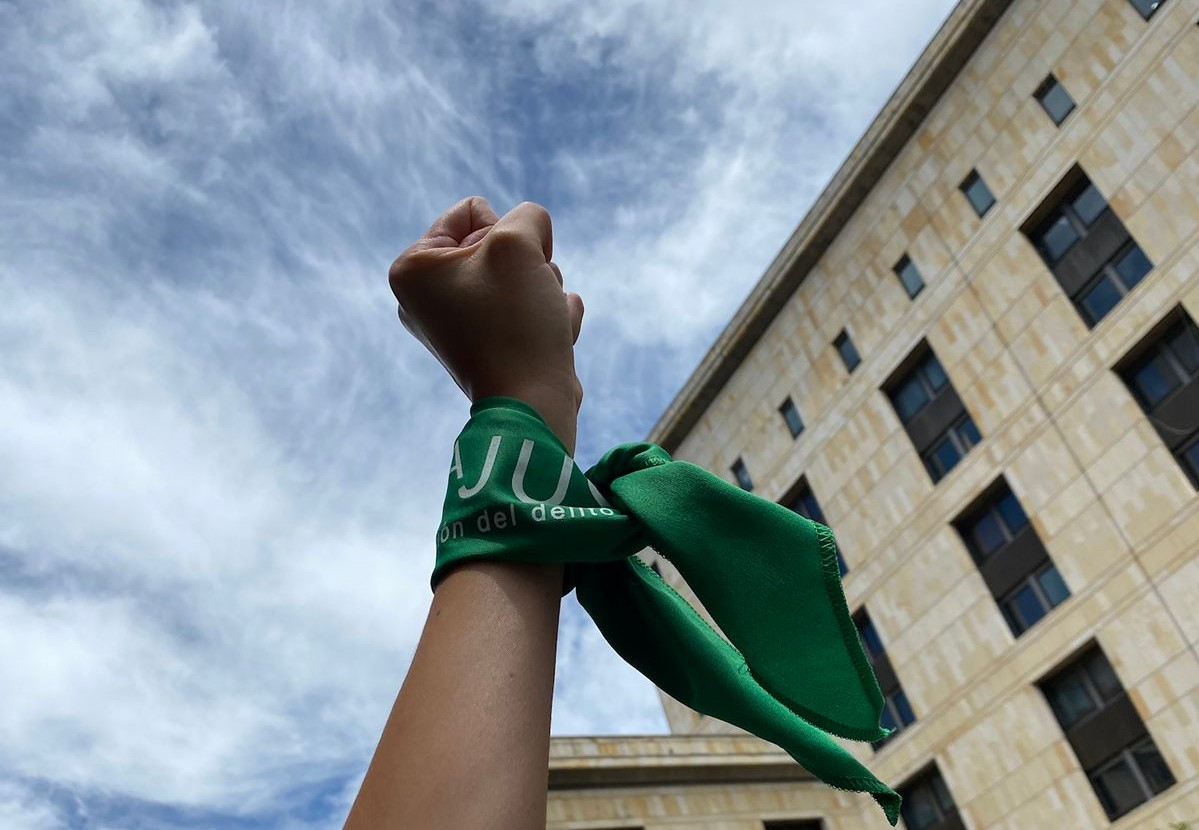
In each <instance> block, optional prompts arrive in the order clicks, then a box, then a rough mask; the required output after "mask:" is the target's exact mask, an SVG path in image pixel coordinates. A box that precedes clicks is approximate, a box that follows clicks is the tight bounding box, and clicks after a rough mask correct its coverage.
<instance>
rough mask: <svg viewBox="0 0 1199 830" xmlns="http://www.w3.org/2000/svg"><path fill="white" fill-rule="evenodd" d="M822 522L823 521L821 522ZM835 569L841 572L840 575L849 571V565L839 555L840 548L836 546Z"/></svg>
mask: <svg viewBox="0 0 1199 830" xmlns="http://www.w3.org/2000/svg"><path fill="white" fill-rule="evenodd" d="M821 524H823V522H822V523H821ZM837 570H838V571H840V572H841V576H845V575H846V574H847V573H849V566H848V565H846V564H845V557H844V556H842V555H841V548H840V547H838V548H837Z"/></svg>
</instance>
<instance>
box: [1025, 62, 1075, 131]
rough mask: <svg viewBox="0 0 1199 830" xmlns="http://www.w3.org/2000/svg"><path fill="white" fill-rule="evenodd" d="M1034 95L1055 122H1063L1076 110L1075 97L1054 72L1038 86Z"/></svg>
mask: <svg viewBox="0 0 1199 830" xmlns="http://www.w3.org/2000/svg"><path fill="white" fill-rule="evenodd" d="M1033 97H1034V98H1036V99H1037V101H1039V102H1040V104H1041V106H1042V107H1043V108H1044V110H1045V114H1046V115H1048V116H1049V117H1050V118H1051V119H1053V123H1054V124H1061V123H1062V122H1063V121H1065V120H1066V116H1067V115H1069V114H1070V113H1071V112H1073V111H1074V99H1073V98H1071V97H1070V93H1069V92H1066V88H1065V87H1064V86H1062V84H1061V81H1059V80H1058V79H1057V78H1055V77H1054V76H1053V74H1052V73H1051V74H1050V75H1049V77H1048V78H1046V79H1045V80H1044V81H1042V82H1041V85H1040V86H1039V87H1037V91H1036V92H1035V93H1033Z"/></svg>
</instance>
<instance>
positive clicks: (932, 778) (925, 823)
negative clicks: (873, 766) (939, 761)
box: [896, 764, 966, 830]
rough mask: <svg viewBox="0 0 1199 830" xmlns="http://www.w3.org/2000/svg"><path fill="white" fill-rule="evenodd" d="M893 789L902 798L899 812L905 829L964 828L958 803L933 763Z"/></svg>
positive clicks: (954, 829)
mask: <svg viewBox="0 0 1199 830" xmlns="http://www.w3.org/2000/svg"><path fill="white" fill-rule="evenodd" d="M896 791H897V792H898V793H899V796H900V798H902V799H903V805H902V806H901V807H900V815H902V816H903V823H904V826H906V827H907V830H965V828H966V825H964V824H963V823H962V819H961V816H959V815H958V805H957V804H955V803H954V800H953V796H952V795H950V793H949V787H947V786H945V779H944V778H942V777H941V771H940V770H939V769H937V765H936V764H933V765H932V767H931V768H929V769H926V770H924V771H923V772H921V773H919V774H917V775H915V776H914V777H913V778H911V779H910V780H909V781H907V782H905V783H903V784H901V785H900V786H899V787H897V788H896Z"/></svg>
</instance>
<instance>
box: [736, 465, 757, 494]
mask: <svg viewBox="0 0 1199 830" xmlns="http://www.w3.org/2000/svg"><path fill="white" fill-rule="evenodd" d="M732 469H733V475H734V476H736V477H737V484H738V485H740V487H741V489H742V490H753V489H754V480H753V479H752V478H750V477H749V470H748V469H746V467H745V462H744V461H742V460H741V459H740V458H738V459H737V460H736V461H734V462H733V467H732Z"/></svg>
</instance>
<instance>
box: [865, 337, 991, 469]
mask: <svg viewBox="0 0 1199 830" xmlns="http://www.w3.org/2000/svg"><path fill="white" fill-rule="evenodd" d="M912 355H913V356H912V357H909V358H908V359H907V360H906V361H905V362H904V365H905V366H906V367H908V368H901V369H900V370H899V372H897V373H896V375H895V376H893V377H892V378H891V380H889V381H888V382H887V384H886V385H885V386H884V387H883V391H884V392H886V394H887V397H889V398H890V399H891V405H892V406H893V407H894V408H895V414H896V415H898V416H899V420H900V422H901V423H902V424H903V426H904V429H905V430H907V433H908V437H909V438H911V439H912V444H913V445H914V446H915V447H916V452H918V453H919V454H920V458H921V460H922V461H923V462H924V467H925V469H926V470H928V474H929V476H930V477H931V478H932V480H933V482H934V483H936V482H938V481H940V480H941V479H942V478H944V477H945V475H946V474H947V473H948V472H949V471H950V470H952V469H953V468H954V467H956V466H957V464H958V462H959V461H961V460H962V458H963V457H965V455H966V453H968V452H970V450H971V449H972V448H973V447H974V445H975V444H977V443H979V442H980V441H981V440H982V435H981V434H980V433H979V431H978V427H976V426H975V425H974V419H973V418H971V417H970V413H969V412H967V411H966V407H965V406H964V405H963V404H962V399H961V398H959V397H958V393H957V391H956V390H955V389H954V388H953V384H952V383H951V382H950V381H949V376H948V375H946V374H945V369H944V368H942V366H941V362H940V361H939V360H937V356H936V355H935V354H933V351H932V349H930V348H929V346H928V344H927V343H921V344H920V345H919V346H917V347H916V349H915V351H913V353H912Z"/></svg>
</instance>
